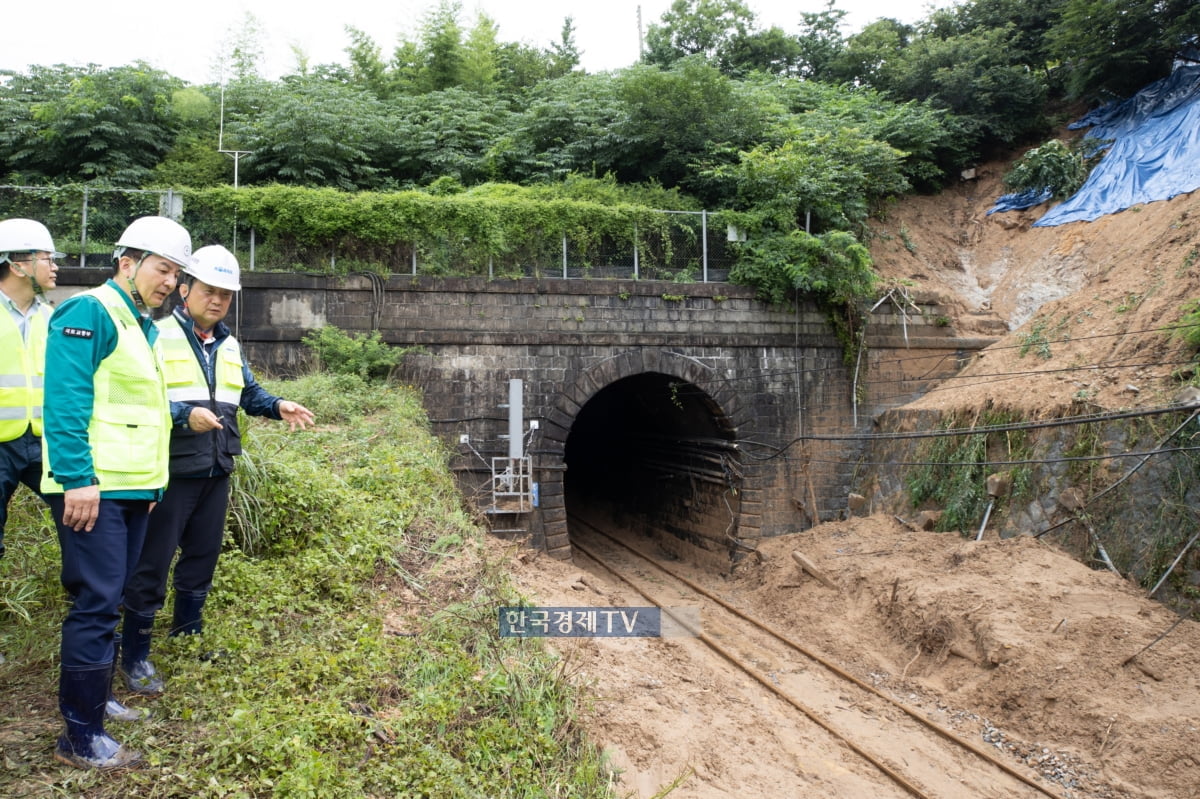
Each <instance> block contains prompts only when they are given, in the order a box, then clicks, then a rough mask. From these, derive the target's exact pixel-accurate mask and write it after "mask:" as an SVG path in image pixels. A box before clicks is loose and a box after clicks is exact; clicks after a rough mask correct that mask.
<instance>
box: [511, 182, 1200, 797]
mask: <svg viewBox="0 0 1200 799" xmlns="http://www.w3.org/2000/svg"><path fill="white" fill-rule="evenodd" d="M1004 169H1005V166H1004V165H1002V164H997V165H991V166H985V167H983V168H981V169H979V170H978V172H977V175H978V177H977V178H976V179H974V180H971V181H963V182H962V183H960V184H958V185H956V186H954V187H952V188H950V189H948V190H946V191H945V192H944V193H943V194H942V195H940V196H936V197H924V198H912V199H908V200H905V201H904V202H903V203H901V204H899V205H898V206H897V207H895V208H894V209H893V210H892V211H891V212H890V213H889V216H888V219H887V220H886V221H885V222H884V223H882V224H881V225H880V226H879V227H878V229H877V233H878V235H877V237H876V240H875V241H874V243H873V246H872V249H873V252H874V255H875V258H876V261H877V264H878V265H879V268H880V269H881V271H882V273H883V274H884V275H885V277H887V278H888V279H890V280H891V281H892V282H893V285H895V286H896V287H897V288H898V289H904V290H908V291H911V292H914V293H923V294H935V295H937V296H939V297H940V298H941V299H942V301H943V303H944V306H945V307H946V309H947V312H948V316H950V317H951V319H952V324H953V325H954V326H955V329H956V331H957V332H958V333H959V334H960V335H964V336H979V335H984V336H987V335H991V336H997V335H998V336H1001V339H1000V341H998V343H997V344H996V345H994V346H993V347H991V348H989V349H988V350H987V351H985V352H984V353H983V354H982V356H981V357H980V358H978V359H977V360H976V361H975V362H974V363H973V364H971V365H970V366H968V367H967V370H968V371H967V372H966V374H968V375H969V374H972V373H974V374H979V375H984V374H990V375H995V374H997V373H1006V372H1023V373H1028V372H1030V371H1040V372H1041V374H1038V375H1028V374H1024V375H1022V376H1021V377H1019V378H1013V379H995V378H994V377H993V378H988V379H986V380H984V379H981V380H979V381H971V380H962V381H954V383H955V385H953V386H945V387H940V388H941V390H938V391H933V392H930V393H929V394H927V395H926V396H925V397H924V398H923V399H922V400H920V401H919V402H918V403H917V404H918V405H922V406H924V407H937V408H943V409H947V408H972V407H980V406H981V405H983V404H985V403H988V402H990V403H992V404H993V406H1004V407H1010V408H1013V409H1015V410H1019V411H1024V412H1025V413H1027V414H1030V415H1033V416H1036V415H1040V414H1052V413H1056V412H1061V411H1063V410H1064V409H1065V408H1066V407H1068V406H1070V405H1071V404H1072V403H1073V402H1080V401H1083V402H1087V403H1091V404H1092V405H1093V406H1095V407H1096V408H1102V409H1116V408H1126V407H1136V406H1145V405H1158V404H1165V403H1167V402H1169V401H1170V400H1171V398H1172V397H1173V396H1174V394H1175V393H1176V392H1177V391H1178V389H1179V385H1180V381H1179V376H1178V374H1176V375H1175V376H1172V375H1173V372H1177V370H1178V369H1179V368H1180V367H1181V365H1182V364H1186V363H1189V362H1190V360H1191V353H1190V351H1188V350H1187V349H1186V348H1185V347H1184V346H1183V345H1182V343H1181V342H1179V341H1178V340H1175V339H1172V338H1171V336H1170V334H1169V333H1163V332H1154V330H1155V329H1156V328H1161V327H1169V326H1173V325H1175V324H1177V321H1178V318H1179V315H1180V308H1181V306H1182V304H1183V303H1184V302H1185V301H1186V300H1187V299H1189V298H1193V297H1197V296H1200V263H1197V262H1198V261H1200V258H1198V257H1197V248H1198V247H1200V194H1197V195H1189V196H1183V197H1179V198H1176V199H1175V200H1172V201H1169V202H1161V203H1153V204H1150V205H1146V206H1143V207H1140V208H1135V209H1131V210H1128V211H1125V212H1123V213H1120V214H1115V215H1112V216H1110V217H1107V218H1104V219H1102V220H1100V221H1097V222H1093V223H1075V224H1072V225H1067V226H1063V227H1058V228H1031V227H1030V225H1031V224H1032V222H1033V221H1035V220H1036V219H1037V218H1038V216H1040V214H1041V212H1042V211H1044V210H1045V209H1044V207H1043V208H1038V209H1033V210H1031V211H1026V212H1018V213H1008V214H999V215H993V216H990V217H989V216H986V211H987V210H988V208H989V207H990V205H991V203H992V201H993V200H994V198H995V197H997V196H999V194H1001V193H1002V192H1003V189H1002V187H1001V186H1000V177H1001V176H1002V174H1003V170H1004ZM1080 367H1084V368H1080ZM972 370H973V371H972ZM972 383H974V385H972ZM491 545H492V546H494V547H496V548H497V549H498V550H501V551H502V552H503V557H504V558H505V559H506V561H507V562H508V563H509V564H510V566H511V570H512V573H513V575H514V576H515V578H516V579H517V581H518V582H519V584H520V586H521V587H522V590H523V591H524V592H525V593H526V595H527V596H528V597H529V598H530V599H531V600H532V601H535V602H538V603H541V604H547V605H593V604H605V603H609V602H616V603H620V602H626V603H630V604H640V602H639V601H637V600H636V599H634V598H633V597H630V596H627V595H626V592H625V590H624V589H622V588H621V587H620V586H619V585H618V584H616V583H615V582H613V581H612V580H611V578H610V577H609V576H608V575H607V574H606V573H605V572H604V571H603V570H600V569H599V568H597V567H595V566H594V565H592V564H590V563H589V562H588V561H587V560H586V559H585V558H583V557H582V556H579V557H577V558H576V561H575V562H574V563H567V562H559V561H555V560H552V559H551V558H549V557H547V556H545V555H539V554H538V553H535V552H532V551H530V550H528V549H522V548H521V547H519V546H518V545H516V544H513V543H510V542H504V541H500V540H492V542H491ZM794 550H800V551H802V552H803V553H804V554H805V555H807V556H808V558H810V559H811V560H813V561H814V562H815V563H816V564H817V565H818V566H819V567H820V569H821V570H823V571H824V572H825V573H826V574H827V575H828V576H829V577H830V578H832V580H833V581H834V582H835V583H836V586H837V589H836V590H835V589H832V588H829V587H827V586H824V585H822V584H821V583H819V582H818V581H816V580H814V579H812V578H811V577H809V576H807V575H805V574H804V573H803V572H801V571H800V570H799V569H798V568H797V566H796V563H795V562H794V561H793V559H792V558H791V557H790V553H791V552H792V551H794ZM759 553H760V557H750V558H747V559H746V560H745V561H743V562H742V563H740V564H739V565H738V566H737V568H736V569H732V570H731V573H728V574H717V573H713V572H711V571H708V572H701V571H696V572H695V575H696V576H695V579H697V580H698V581H700V582H703V583H704V584H705V585H707V586H709V587H710V588H711V589H712V590H714V591H716V592H717V593H720V594H723V595H725V596H727V597H728V598H730V599H732V600H735V601H736V602H737V603H738V604H739V605H740V606H741V607H743V608H745V609H747V610H749V611H750V612H751V613H753V614H755V615H757V616H759V617H761V618H764V619H766V620H768V621H769V622H771V623H772V624H774V625H776V626H778V627H780V628H782V629H784V630H786V631H787V632H788V633H789V634H790V635H791V636H793V637H794V638H795V639H796V640H799V641H801V642H803V643H805V644H806V645H808V646H811V647H812V648H814V649H816V650H818V651H821V652H822V653H824V655H825V656H826V657H828V658H829V659H830V660H832V661H834V662H836V663H838V664H840V665H841V666H842V668H844V669H845V670H846V671H848V672H850V673H851V674H854V675H855V676H857V677H858V678H860V679H863V680H868V681H871V682H872V683H873V684H875V685H877V686H879V687H880V688H881V689H883V690H886V691H890V692H893V693H894V694H896V695H897V696H900V697H903V698H904V700H905V701H907V702H909V703H910V704H914V705H918V706H920V707H921V708H923V709H926V710H927V711H928V712H929V713H930V714H934V715H937V716H938V717H939V718H940V719H941V720H942V721H943V722H944V723H945V724H947V726H950V727H952V728H953V729H955V730H956V731H957V732H959V733H960V734H961V735H963V736H964V737H970V738H973V739H974V740H976V741H980V742H985V743H986V744H987V745H989V746H992V747H994V749H995V750H996V751H997V752H1001V753H1004V754H1005V756H1006V757H1011V758H1012V760H1013V762H1014V763H1023V764H1027V765H1030V766H1031V767H1034V768H1036V769H1037V770H1038V771H1039V773H1042V774H1043V775H1045V776H1046V786H1047V788H1048V789H1050V790H1051V792H1052V793H1053V794H1054V795H1060V796H1069V797H1129V798H1133V797H1137V798H1139V799H1140V798H1142V797H1155V798H1161V799H1184V798H1185V797H1200V670H1198V669H1197V668H1196V664H1197V661H1198V656H1200V625H1198V624H1196V623H1195V622H1191V621H1183V622H1181V623H1179V624H1178V625H1176V621H1177V620H1178V617H1177V616H1176V615H1175V614H1174V613H1172V612H1171V611H1170V610H1168V609H1166V608H1165V607H1163V606H1162V605H1160V604H1159V603H1157V602H1155V601H1152V600H1149V599H1146V598H1145V596H1144V592H1143V591H1141V590H1139V589H1138V588H1137V587H1136V586H1134V585H1133V584H1131V583H1129V582H1127V581H1124V580H1122V579H1121V578H1119V577H1117V576H1115V575H1113V574H1111V573H1109V572H1105V571H1093V570H1091V569H1089V568H1087V567H1086V566H1084V565H1082V564H1080V563H1079V562H1077V561H1076V560H1074V559H1072V558H1071V557H1070V556H1069V555H1067V554H1065V553H1064V552H1062V551H1060V550H1058V549H1057V548H1055V547H1054V545H1053V544H1052V543H1043V542H1042V541H1039V540H1035V539H1033V538H1029V537H1017V538H1011V539H1005V540H994V539H993V540H984V541H980V542H975V541H973V540H964V539H963V538H961V537H959V536H957V535H954V534H945V533H940V534H939V533H929V532H914V531H913V530H911V529H909V528H908V527H906V526H904V525H902V524H900V523H898V522H897V521H896V520H895V519H894V518H892V517H890V516H883V515H876V516H870V517H866V518H853V519H849V520H847V521H842V522H834V523H827V524H823V525H820V526H818V527H815V528H813V529H810V530H807V531H804V532H800V533H796V534H794V535H790V536H782V537H778V538H772V539H768V540H766V541H765V542H764V543H763V544H762V545H761V547H760V549H759ZM673 567H674V568H688V567H687V566H686V564H683V565H682V566H681V565H680V564H673ZM1164 633H1166V635H1165V636H1163V637H1162V638H1161V640H1156V639H1159V636H1162V635H1163V634H1164ZM555 646H557V647H558V648H559V649H560V650H561V651H562V652H563V653H564V655H565V656H566V657H568V658H569V659H570V661H571V662H572V663H573V664H574V667H575V668H576V669H577V673H578V675H579V679H580V680H581V681H583V682H585V683H586V684H587V685H589V686H590V693H591V694H592V695H593V696H594V697H595V700H594V705H593V707H592V709H591V710H590V712H589V714H588V717H587V719H586V724H587V727H588V729H589V731H590V733H591V735H592V737H593V738H594V740H596V741H597V742H599V743H600V744H601V745H603V746H605V747H607V748H608V750H609V751H610V753H611V755H612V759H613V762H614V763H615V764H616V765H617V766H619V767H620V768H621V769H622V770H623V771H622V774H621V778H620V785H619V791H620V793H621V795H623V796H628V797H637V798H638V799H641V798H643V797H660V796H667V795H669V796H671V797H677V798H678V799H717V798H718V797H720V798H721V799H725V798H726V797H738V798H739V799H754V798H755V797H782V796H803V797H806V798H807V797H831V798H835V799H859V797H874V796H893V795H903V793H902V792H898V791H897V789H896V786H895V785H894V784H892V783H890V782H888V781H887V780H886V779H884V778H883V777H882V775H878V776H877V781H876V782H871V781H870V780H871V779H872V778H871V777H869V776H864V774H863V773H861V772H857V773H855V775H854V777H853V779H850V778H849V776H848V775H849V772H850V771H851V770H855V769H856V767H855V766H852V765H850V764H849V761H848V760H847V759H846V757H845V752H844V751H843V750H840V749H839V747H838V746H836V745H835V744H832V743H831V742H830V739H829V738H828V737H827V736H826V734H825V733H824V732H823V731H821V730H820V729H819V728H817V727H816V726H807V725H804V724H802V723H798V722H797V720H796V717H795V715H796V714H795V713H794V712H793V711H791V709H790V708H787V707H786V706H785V705H783V703H781V702H779V701H778V700H777V699H775V698H774V697H772V696H771V694H770V693H768V692H767V691H765V690H764V689H762V688H761V687H760V686H758V685H756V684H755V683H753V682H752V681H749V680H747V679H746V677H745V676H744V675H740V676H739V673H738V672H736V671H735V670H734V669H733V668H732V667H731V666H730V665H729V664H728V663H727V662H726V661H725V660H723V659H722V658H721V657H719V656H718V655H715V654H712V653H710V652H706V651H705V650H704V649H703V647H701V646H699V645H696V644H695V642H694V641H691V640H686V639H685V640H680V639H623V640H613V639H568V640H560V641H556V642H555ZM1146 647H1149V648H1146ZM886 723H887V721H886V719H882V718H881V719H879V721H878V724H886ZM849 732H850V733H851V734H854V733H855V731H854V730H850V731H849ZM861 732H863V733H864V734H865V733H867V732H868V731H867V730H866V729H863V730H861ZM864 780H867V782H864ZM864 785H866V786H868V787H866V788H864ZM938 795H941V794H940V793H939V794H938ZM959 795H962V794H959ZM987 795H989V796H1008V795H1010V794H1006V793H1004V792H1003V791H1002V790H1001V789H997V790H996V791H993V792H989V793H988V794H987ZM1022 795H1023V794H1022Z"/></svg>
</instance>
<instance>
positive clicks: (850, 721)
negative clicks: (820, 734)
mask: <svg viewBox="0 0 1200 799" xmlns="http://www.w3.org/2000/svg"><path fill="white" fill-rule="evenodd" d="M569 524H570V527H571V531H572V544H573V546H574V547H575V548H576V550H577V551H579V552H580V553H582V554H583V555H585V556H587V558H588V559H590V560H591V561H592V562H594V563H595V564H597V565H598V566H599V567H601V568H602V569H603V571H604V573H606V574H608V575H611V576H612V577H614V578H615V579H616V580H618V581H619V582H620V583H623V584H624V585H626V586H628V587H630V588H632V589H633V591H635V592H636V593H637V594H640V595H641V596H642V597H644V598H645V600H646V601H647V602H649V603H651V604H654V605H656V606H658V607H661V608H667V609H669V608H678V607H699V608H700V619H701V625H700V627H701V628H700V629H696V630H692V632H693V633H694V634H695V639H694V640H695V641H696V642H698V643H699V644H701V645H702V646H704V647H706V648H707V649H708V650H711V651H712V652H715V653H716V654H717V655H719V656H720V658H722V659H724V660H725V661H727V662H728V663H730V664H732V665H733V666H734V667H736V668H737V669H739V670H740V671H741V672H743V673H744V674H746V675H747V676H749V677H750V678H752V679H753V680H755V681H756V682H757V683H758V684H759V685H760V686H761V687H762V688H763V689H765V690H766V691H768V692H769V693H770V694H772V695H773V696H775V697H776V698H778V699H780V700H782V701H783V702H784V703H786V705H787V706H788V707H790V708H791V709H792V712H793V714H794V715H796V716H797V717H799V716H803V719H799V718H798V721H799V722H800V723H801V724H808V725H809V726H811V725H814V724H815V725H816V726H817V727H819V728H821V730H823V731H824V733H825V734H827V735H829V736H832V737H833V738H834V739H836V741H838V742H839V744H840V745H842V746H844V747H846V748H848V749H849V750H851V751H852V752H853V753H854V755H855V756H856V757H857V758H858V762H859V766H858V767H859V768H862V767H869V768H871V769H874V770H876V771H878V772H880V773H882V774H884V775H886V777H887V779H888V780H890V781H891V782H892V783H893V784H894V785H895V786H896V787H897V789H898V791H897V793H896V794H895V795H898V796H899V795H910V796H917V797H928V799H935V798H937V799H950V797H961V796H973V797H1039V796H1051V797H1061V796H1062V794H1060V793H1056V792H1054V790H1052V789H1051V788H1050V787H1047V786H1046V785H1045V784H1044V783H1043V782H1042V781H1041V780H1040V778H1039V777H1038V776H1037V775H1036V774H1034V773H1033V772H1032V771H1030V770H1028V769H1026V768H1024V767H1022V766H1014V765H1012V764H1010V763H1007V762H1005V761H1003V760H1000V759H997V758H996V757H995V756H994V755H993V754H992V753H991V752H989V751H988V750H987V749H986V748H984V747H982V746H980V745H977V744H974V743H973V742H971V741H968V740H965V739H962V738H960V737H959V736H957V735H956V734H955V733H953V732H951V731H949V730H947V729H945V728H944V727H941V726H940V725H938V724H937V723H935V722H933V721H932V720H930V719H928V718H926V717H925V716H924V715H922V714H921V713H920V712H918V711H915V710H913V709H911V708H909V707H907V706H905V705H904V704H903V703H902V702H899V701H897V700H895V699H893V698H892V697H890V696H888V695H887V694H885V693H883V692H882V691H880V690H878V689H876V688H874V687H873V686H871V685H869V684H867V683H865V682H863V681H861V680H859V679H857V678H856V677H854V676H853V675H851V674H849V673H847V672H845V671H844V670H843V669H841V668H840V667H838V666H837V665H836V664H834V663H832V662H830V661H828V660H827V659H826V658H823V657H821V656H820V655H819V654H817V653H815V652H813V651H811V650H810V649H809V648H808V647H805V646H804V645H803V644H802V643H800V642H799V641H797V640H796V639H795V638H793V637H789V636H788V635H787V634H785V633H783V632H781V631H779V630H778V629H775V628H773V627H771V626H770V625H768V624H766V623H764V622H761V621H759V620H757V619H755V618H753V617H752V616H750V615H749V614H746V613H744V612H742V611H740V610H738V609H737V608H736V607H734V606H732V605H731V604H730V603H728V602H726V601H725V600H723V599H721V598H720V597H719V596H718V595H717V594H716V593H714V592H712V591H709V590H708V589H706V588H705V587H703V586H701V585H699V584H698V583H697V582H695V581H694V580H692V579H689V578H687V577H686V576H684V575H683V574H681V573H680V570H678V569H672V568H671V567H670V566H667V565H665V564H664V563H663V562H661V560H660V559H657V558H654V557H652V556H650V555H647V554H644V553H643V552H641V551H639V550H638V549H636V548H634V547H631V546H630V545H629V544H626V543H623V542H621V541H619V540H617V539H616V538H614V537H612V536H610V535H608V534H606V533H605V532H604V531H603V530H602V529H600V528H599V527H597V526H596V525H594V524H591V523H589V522H587V521H585V520H583V519H581V518H578V517H572V518H571V519H570V522H569ZM683 623H684V626H689V625H688V624H687V623H686V622H683ZM863 764H865V766H864V765H863ZM781 787H783V786H781Z"/></svg>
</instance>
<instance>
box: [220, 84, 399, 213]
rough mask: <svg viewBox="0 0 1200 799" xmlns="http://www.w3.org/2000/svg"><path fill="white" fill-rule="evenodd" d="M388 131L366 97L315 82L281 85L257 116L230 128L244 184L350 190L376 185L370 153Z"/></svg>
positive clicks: (381, 108)
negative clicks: (241, 159) (238, 148)
mask: <svg viewBox="0 0 1200 799" xmlns="http://www.w3.org/2000/svg"><path fill="white" fill-rule="evenodd" d="M390 127H391V125H390V123H389V120H388V119H387V113H386V109H385V107H384V106H383V105H382V104H381V103H380V102H379V101H378V100H376V99H375V97H373V96H372V95H371V94H369V93H368V92H366V91H365V90H362V89H356V88H353V87H350V86H345V85H342V84H339V83H334V82H331V81H325V80H321V79H320V78H319V77H317V76H309V77H299V76H293V77H290V78H287V79H285V80H284V82H283V83H282V85H281V86H280V87H278V89H276V90H275V91H274V92H273V93H272V96H271V97H270V102H269V103H268V104H267V105H266V107H264V108H263V109H262V111H261V112H259V113H256V114H253V115H252V116H240V117H239V118H238V119H236V120H235V121H234V123H233V128H234V131H233V132H234V134H235V135H236V136H237V140H238V141H239V143H240V145H241V148H242V149H245V150H248V151H249V152H250V155H249V156H247V157H246V158H245V159H244V162H243V166H242V175H243V178H242V179H243V180H244V182H257V183H266V182H279V183H291V184H298V185H302V186H328V187H333V188H338V189H345V190H353V189H364V188H373V187H374V186H375V185H377V180H376V173H377V172H378V169H377V168H376V167H375V166H374V163H375V161H376V153H377V150H378V148H379V146H380V144H381V142H382V141H384V140H385V139H386V137H387V135H388V131H389V129H390Z"/></svg>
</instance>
